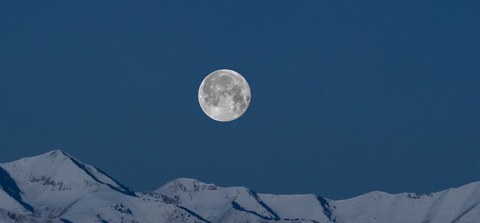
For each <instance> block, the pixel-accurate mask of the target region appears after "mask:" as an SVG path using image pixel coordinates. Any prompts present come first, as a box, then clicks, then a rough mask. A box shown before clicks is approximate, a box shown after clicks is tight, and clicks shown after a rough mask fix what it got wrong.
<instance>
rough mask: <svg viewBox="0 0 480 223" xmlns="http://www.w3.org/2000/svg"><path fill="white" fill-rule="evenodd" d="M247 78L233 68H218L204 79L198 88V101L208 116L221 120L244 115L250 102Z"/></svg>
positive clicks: (229, 119)
mask: <svg viewBox="0 0 480 223" xmlns="http://www.w3.org/2000/svg"><path fill="white" fill-rule="evenodd" d="M250 99H251V95H250V86H249V85H248V83H247V80H245V78H244V77H243V76H242V75H240V74H239V73H237V72H235V71H233V70H227V69H222V70H216V71H214V72H212V73H210V74H209V75H208V76H207V77H205V79H203V81H202V84H200V88H199V89H198V102H199V103H200V107H202V110H203V112H205V114H207V115H208V117H210V118H212V119H213V120H216V121H219V122H229V121H233V120H235V119H237V118H239V117H240V116H242V115H243V114H244V113H245V111H246V110H247V108H248V105H249V104H250Z"/></svg>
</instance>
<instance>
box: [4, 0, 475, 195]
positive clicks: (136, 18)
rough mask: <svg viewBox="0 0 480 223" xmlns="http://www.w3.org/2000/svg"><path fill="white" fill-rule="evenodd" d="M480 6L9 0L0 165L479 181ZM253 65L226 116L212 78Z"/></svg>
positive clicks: (278, 179)
mask: <svg viewBox="0 0 480 223" xmlns="http://www.w3.org/2000/svg"><path fill="white" fill-rule="evenodd" d="M479 12H480V1H478V0H465V1H447V0H440V1H384V0H378V1H314V0H308V1H242V2H239V1H168V2H161V1H24V2H20V1H2V2H1V3H0V162H7V161H12V160H15V159H19V158H22V157H25V156H34V155H38V154H41V153H45V152H48V151H50V150H53V149H61V150H64V151H66V152H67V153H69V154H71V155H73V156H75V157H76V158H78V159H80V160H81V161H83V162H85V163H89V164H92V165H94V166H96V167H98V168H100V169H102V170H104V171H105V172H107V173H109V175H111V176H113V177H114V178H116V179H117V180H119V181H120V182H122V183H124V184H126V185H128V186H130V187H131V188H132V189H134V190H136V191H147V190H153V189H156V188H157V187H159V186H161V185H163V184H164V183H166V182H168V181H170V180H173V179H175V178H178V177H189V178H195V179H199V180H201V181H205V182H211V183H215V184H217V185H221V186H237V185H241V186H247V187H249V188H252V189H254V190H256V191H258V192H268V193H286V194H291V193H315V194H318V195H322V196H326V197H329V198H334V199H341V198H347V197H351V196H355V195H359V194H362V193H366V192H369V191H372V190H381V191H386V192H390V193H399V192H404V191H409V192H417V193H426V192H434V191H438V190H443V189H446V188H449V187H456V186H460V185H462V184H465V183H469V182H473V181H478V180H480V174H479V173H480V162H479V157H480V13H479ZM222 68H227V69H233V70H235V71H237V72H239V73H240V74H242V75H243V76H244V77H245V78H246V79H247V80H248V82H249V84H250V87H251V89H252V101H251V103H250V107H249V109H248V110H247V112H246V113H245V114H244V116H242V117H241V118H240V119H238V120H236V121H233V122H229V123H221V122H216V121H213V120H212V119H210V118H208V116H206V115H205V114H204V113H203V112H202V110H201V108H200V106H199V103H198V98H197V93H198V87H199V85H200V83H201V81H202V80H203V78H204V77H205V76H206V75H208V74H209V73H210V72H212V71H214V70H217V69H222Z"/></svg>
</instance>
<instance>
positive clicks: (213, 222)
mask: <svg viewBox="0 0 480 223" xmlns="http://www.w3.org/2000/svg"><path fill="white" fill-rule="evenodd" d="M479 203H480V182H475V183H471V184H467V185H465V186H462V187H459V188H453V189H448V190H445V191H440V192H437V193H432V194H423V195H419V194H413V193H402V194H388V193H384V192H371V193H367V194H364V195H361V196H358V197H354V198H351V199H346V200H330V199H327V198H323V197H319V196H316V195H313V194H304V195H272V194H258V193H256V192H255V191H253V190H251V189H248V188H245V187H219V186H216V185H214V184H207V183H203V182H200V181H198V180H194V179H187V178H180V179H176V180H173V181H171V182H169V183H167V184H165V185H163V186H162V187H160V188H158V189H157V190H155V191H152V192H142V193H140V192H134V191H131V190H130V189H129V188H128V187H126V186H125V185H122V184H121V183H119V182H117V181H116V180H115V179H113V178H111V177H110V176H108V175H107V174H106V173H104V172H102V171H100V170H98V169H96V168H95V167H93V166H90V165H88V164H84V163H82V162H80V161H78V160H77V159H75V158H74V157H72V156H71V155H69V154H67V153H65V152H62V151H60V150H55V151H51V152H49V153H45V154H42V155H39V156H35V157H29V158H23V159H20V160H17V161H13V162H9V163H3V164H0V222H2V223H3V222H5V223H7V222H41V223H43V222H52V223H55V222H61V223H69V222H74V223H89V222H100V223H106V222H112V223H113V222H115V223H117V222H118V223H123V222H125V223H127V222H129V223H144V222H145V223H149V222H153V223H157V222H158V223H161V222H172V223H176V222H178V223H190V222H191V223H194V222H199V223H202V222H203V223H205V222H207V223H208V222H210V223H217V222H228V223H236V222H238V223H247V222H251V223H269V222H279V223H280V222H285V223H287V222H288V223H306V222H310V223H333V222H336V223H350V222H351V223H357V222H358V223H367V222H372V223H373V222H388V223H405V222H412V223H415V222H418V223H427V222H432V223H437V222H438V223H443V222H445V223H447V222H448V223H454V222H458V223H464V222H465V223H466V222H472V223H473V222H480V205H479Z"/></svg>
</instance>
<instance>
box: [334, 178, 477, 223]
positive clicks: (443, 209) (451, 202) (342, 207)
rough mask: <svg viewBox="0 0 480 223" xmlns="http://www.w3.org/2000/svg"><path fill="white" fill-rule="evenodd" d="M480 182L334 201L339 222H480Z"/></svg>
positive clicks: (377, 193)
mask: <svg viewBox="0 0 480 223" xmlns="http://www.w3.org/2000/svg"><path fill="white" fill-rule="evenodd" d="M479 203H480V183H479V182H476V183H471V184H467V185H465V186H462V187H459V188H453V189H449V190H445V191H441V192H437V193H432V194H425V195H418V194H413V193H402V194H395V195H392V194H387V193H384V192H371V193H368V194H365V195H362V196H359V197H355V198H351V199H347V200H340V201H334V202H333V205H334V206H335V207H336V210H337V211H336V213H335V214H336V217H337V219H338V220H339V221H340V222H480V205H478V204H479Z"/></svg>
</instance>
